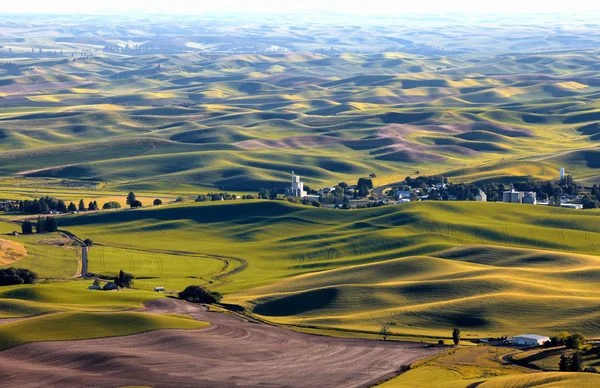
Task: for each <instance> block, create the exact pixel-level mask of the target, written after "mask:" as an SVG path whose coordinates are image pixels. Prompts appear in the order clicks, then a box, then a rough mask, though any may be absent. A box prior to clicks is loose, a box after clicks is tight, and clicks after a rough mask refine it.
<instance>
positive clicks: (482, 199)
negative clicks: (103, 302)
mask: <svg viewBox="0 0 600 388" xmlns="http://www.w3.org/2000/svg"><path fill="white" fill-rule="evenodd" d="M475 201H477V202H487V195H486V194H485V193H484V192H483V190H479V194H477V195H476V196H475Z"/></svg>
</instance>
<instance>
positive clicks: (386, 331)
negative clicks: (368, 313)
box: [379, 324, 391, 341]
mask: <svg viewBox="0 0 600 388" xmlns="http://www.w3.org/2000/svg"><path fill="white" fill-rule="evenodd" d="M379 334H381V337H383V340H384V341H387V337H388V335H390V334H391V332H390V327H389V326H388V325H387V324H384V325H383V326H381V330H379Z"/></svg>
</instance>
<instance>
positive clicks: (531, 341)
mask: <svg viewBox="0 0 600 388" xmlns="http://www.w3.org/2000/svg"><path fill="white" fill-rule="evenodd" d="M546 341H550V337H546V336H544V335H537V334H521V335H516V336H514V337H512V344H513V345H526V346H538V345H543V344H544V342H546Z"/></svg>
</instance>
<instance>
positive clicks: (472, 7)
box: [0, 0, 600, 15]
mask: <svg viewBox="0 0 600 388" xmlns="http://www.w3.org/2000/svg"><path fill="white" fill-rule="evenodd" d="M2 3H3V4H2V7H1V10H0V13H58V14H65V13H85V14H94V13H119V12H127V11H128V10H137V11H145V12H147V13H174V14H203V13H214V12H253V13H290V12H339V13H347V14H359V15H361V14H369V15H377V14H381V15H392V14H394V15H395V14H398V15H402V14H407V13H411V14H414V13H425V14H431V13H433V14H439V13H449V12H452V13H484V14H485V13H502V14H510V13H539V12H543V13H585V12H590V11H596V12H600V2H599V1H592V0H571V1H548V0H502V1H490V0H421V1H417V0H387V1H386V0H300V1H294V0H53V1H48V0H27V1H2Z"/></svg>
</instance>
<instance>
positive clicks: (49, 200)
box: [17, 196, 67, 214]
mask: <svg viewBox="0 0 600 388" xmlns="http://www.w3.org/2000/svg"><path fill="white" fill-rule="evenodd" d="M17 206H18V207H17V210H18V211H19V212H21V213H28V214H41V213H48V212H49V211H56V212H61V213H64V212H66V211H67V206H66V205H65V203H64V201H62V200H60V199H56V198H54V197H47V196H46V197H41V198H40V199H39V200H38V199H34V200H29V199H26V200H24V201H18V202H17Z"/></svg>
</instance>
